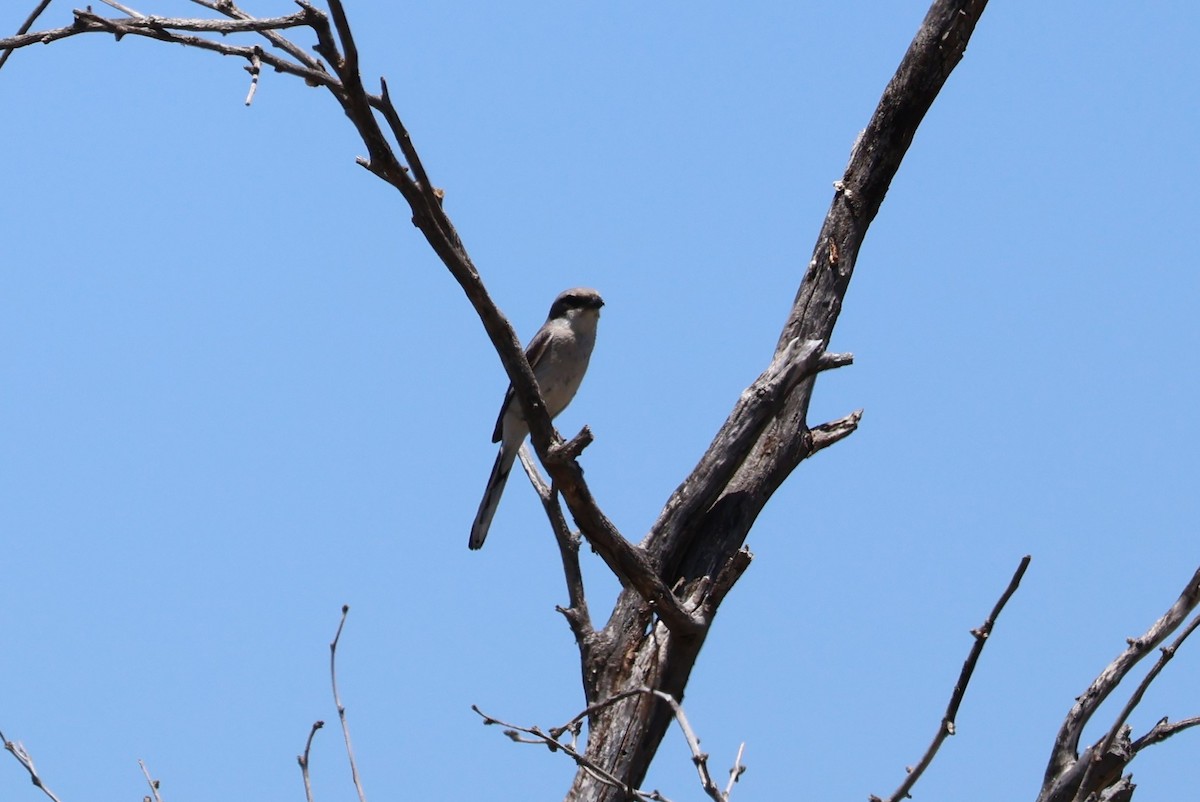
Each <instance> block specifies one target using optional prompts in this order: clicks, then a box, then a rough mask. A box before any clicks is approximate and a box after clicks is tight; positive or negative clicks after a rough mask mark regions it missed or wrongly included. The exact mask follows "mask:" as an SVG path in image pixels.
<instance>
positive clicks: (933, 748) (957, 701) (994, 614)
mask: <svg viewBox="0 0 1200 802" xmlns="http://www.w3.org/2000/svg"><path fill="white" fill-rule="evenodd" d="M1030 559H1031V558H1030V556H1029V555H1028V554H1027V555H1025V556H1024V557H1022V558H1021V563H1020V565H1018V566H1017V570H1016V572H1015V573H1014V574H1013V576H1012V579H1010V580H1009V582H1008V587H1007V588H1005V590H1004V593H1002V594H1001V595H1000V598H999V600H998V601H997V602H996V604H995V606H994V607H992V611H991V612H990V613H988V617H987V618H986V619H984V622H983V624H982V626H980V627H979V628H978V629H973V630H971V635H972V636H973V637H974V638H975V645H974V646H972V647H971V653H970V654H969V655H967V659H966V661H965V662H964V663H963V667H962V671H960V672H959V674H958V681H957V682H955V683H954V692H953V693H951V694H950V704H948V705H947V706H946V713H945V715H943V716H942V721H941V724H940V725H939V726H938V731H937V735H935V736H933V741H932V742H931V743H930V744H929V748H928V749H926V750H925V754H924V755H922V756H921V760H920V761H919V762H918V763H917V765H916V766H915V767H913V768H912V769H911V770H909V772H908V775H907V776H906V777H905V778H904V782H902V783H900V787H899V788H897V789H896V791H895V793H893V794H892V795H891V796H889V797H888V800H887V802H900V800H902V799H908V798H909V797H910V796H911V794H910V792H911V791H912V788H913V786H914V785H916V784H917V780H919V779H921V775H922V774H924V773H925V769H927V768H929V766H930V764H932V763H933V758H934V757H935V756H936V755H937V753H938V750H939V749H941V747H942V742H943V741H945V740H946V739H947V738H948V737H950V736H951V735H954V733H955V722H956V721H957V720H958V708H959V706H960V705H961V704H962V700H963V697H964V696H965V695H966V693H967V685H968V684H969V683H970V682H971V677H972V676H973V675H974V674H975V665H976V664H977V663H978V662H979V656H980V655H981V654H983V647H984V646H986V645H987V641H988V638H989V637H990V636H991V634H992V628H993V627H995V626H996V619H998V618H999V617H1000V613H1001V612H1002V611H1003V610H1004V606H1005V605H1006V604H1008V600H1009V599H1011V598H1012V595H1013V594H1014V593H1016V592H1017V588H1018V587H1019V586H1020V584H1021V579H1022V578H1023V577H1024V576H1025V570H1026V569H1027V568H1029V561H1030ZM871 800H872V802H882V800H880V799H879V797H877V796H872V797H871Z"/></svg>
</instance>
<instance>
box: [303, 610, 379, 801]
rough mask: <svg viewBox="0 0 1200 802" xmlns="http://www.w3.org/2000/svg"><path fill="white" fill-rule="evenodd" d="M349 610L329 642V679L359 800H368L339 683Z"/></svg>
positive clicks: (345, 612) (343, 613)
mask: <svg viewBox="0 0 1200 802" xmlns="http://www.w3.org/2000/svg"><path fill="white" fill-rule="evenodd" d="M349 612H350V605H348V604H343V605H342V619H341V620H340V621H338V627H337V632H336V633H335V634H334V636H333V640H332V641H330V643H329V681H330V683H331V684H332V685H333V704H334V707H336V708H337V714H338V721H340V722H341V724H342V737H343V739H345V741H346V757H347V758H348V759H349V761H350V776H351V777H352V778H353V779H354V790H355V791H357V792H358V802H367V795H366V794H365V793H364V792H363V787H362V781H361V780H359V777H358V763H357V762H356V761H355V760H354V747H353V746H352V745H351V744H350V725H349V724H348V723H347V722H346V706H345V705H343V704H342V698H341V696H340V695H339V694H338V684H337V647H338V641H340V640H341V638H342V627H344V626H346V615H347V614H348V613H349ZM316 729H317V728H316V727H313V731H314V732H315V731H316ZM311 737H312V736H311V734H310V736H309V738H310V739H311ZM306 756H307V750H306ZM306 762H307V760H306Z"/></svg>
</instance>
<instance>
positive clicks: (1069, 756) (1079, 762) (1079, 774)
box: [1038, 569, 1200, 802]
mask: <svg viewBox="0 0 1200 802" xmlns="http://www.w3.org/2000/svg"><path fill="white" fill-rule="evenodd" d="M1197 604H1200V569H1197V570H1196V572H1195V573H1193V574H1192V577H1191V579H1189V580H1188V583H1187V585H1185V586H1184V588H1183V592H1182V593H1180V595H1179V598H1178V599H1176V600H1175V603H1174V604H1172V605H1171V608H1170V609H1169V610H1167V611H1166V612H1165V613H1163V615H1162V616H1161V617H1160V618H1159V619H1158V620H1157V621H1155V622H1154V624H1152V625H1151V626H1150V628H1149V629H1148V630H1146V632H1145V633H1143V634H1142V636H1141V637H1138V638H1131V639H1130V640H1129V645H1128V646H1127V647H1126V649H1125V651H1123V652H1121V654H1120V655H1118V656H1117V658H1116V659H1115V660H1113V661H1112V662H1111V663H1109V664H1108V666H1106V667H1105V669H1104V670H1103V671H1101V672H1100V674H1099V676H1097V677H1096V679H1094V680H1093V681H1092V684H1091V685H1089V686H1088V689H1087V690H1086V691H1084V692H1083V693H1082V694H1081V695H1080V696H1079V697H1078V698H1076V700H1075V704H1074V705H1072V707H1071V710H1070V712H1069V713H1067V717H1066V719H1065V720H1064V721H1063V725H1062V727H1061V728H1060V729H1059V731H1058V735H1057V737H1056V738H1055V739H1054V748H1053V750H1052V752H1051V754H1050V762H1049V764H1048V765H1047V767H1046V774H1045V777H1044V778H1043V781H1042V790H1041V793H1040V794H1039V795H1038V800H1039V802H1051V800H1055V801H1057V800H1063V799H1072V798H1073V797H1074V796H1075V790H1076V789H1077V788H1078V787H1079V786H1080V784H1081V783H1082V778H1083V775H1084V773H1085V772H1086V765H1087V763H1086V761H1087V759H1088V758H1090V753H1089V755H1085V756H1084V758H1083V759H1081V758H1080V756H1079V740H1080V737H1081V736H1082V734H1083V729H1084V727H1085V726H1087V724H1088V722H1089V721H1091V718H1092V716H1093V715H1094V714H1095V712H1096V710H1097V709H1098V708H1099V707H1100V705H1101V704H1102V703H1103V702H1104V700H1105V699H1107V698H1108V696H1109V694H1111V693H1112V692H1113V691H1114V690H1116V688H1117V686H1118V685H1119V684H1120V683H1121V681H1122V680H1124V679H1125V677H1126V676H1127V675H1128V674H1129V672H1130V671H1132V670H1133V668H1134V666H1136V665H1137V664H1138V663H1139V662H1141V660H1142V658H1144V657H1145V656H1146V655H1147V654H1149V653H1150V652H1151V651H1152V650H1153V649H1154V648H1155V647H1157V646H1158V645H1159V644H1160V643H1162V642H1163V641H1164V640H1166V639H1167V638H1168V637H1169V636H1170V635H1171V633H1172V632H1174V631H1175V630H1176V629H1178V628H1179V626H1180V625H1181V624H1183V622H1184V621H1185V620H1186V619H1187V617H1188V616H1189V615H1190V614H1191V613H1192V611H1193V610H1194V609H1195V608H1196V606H1197ZM1106 740H1107V739H1106ZM1089 752H1090V750H1089Z"/></svg>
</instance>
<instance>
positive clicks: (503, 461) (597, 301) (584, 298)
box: [467, 287, 604, 550]
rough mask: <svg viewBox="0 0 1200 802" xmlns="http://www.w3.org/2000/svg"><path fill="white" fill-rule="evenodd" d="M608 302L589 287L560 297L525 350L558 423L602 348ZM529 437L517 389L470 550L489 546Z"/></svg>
mask: <svg viewBox="0 0 1200 802" xmlns="http://www.w3.org/2000/svg"><path fill="white" fill-rule="evenodd" d="M602 306H604V300H603V299H602V298H601V297H600V293H598V292H596V291H595V290H593V289H589V288H587V287H576V288H574V289H570V290H565V291H563V292H561V293H559V295H558V297H557V298H555V299H554V303H553V304H551V305H550V314H549V315H548V316H547V317H546V322H545V323H543V324H542V327H541V328H540V329H538V331H537V334H535V335H533V339H532V340H530V341H529V345H528V347H526V349H525V358H526V359H527V360H529V366H530V367H531V368H533V375H534V377H535V378H537V383H538V389H539V390H541V393H542V400H543V401H545V402H546V411H547V412H548V413H549V414H550V418H551V419H553V418H554V417H556V416H557V415H558V414H559V413H560V412H562V411H563V410H564V409H566V408H567V404H570V403H571V399H573V398H574V397H575V393H576V392H577V391H578V390H579V385H580V383H581V382H582V381H583V374H584V373H586V372H587V368H588V362H589V361H590V360H591V358H592V348H593V347H594V346H595V344H596V324H597V322H599V320H600V307H602ZM528 434H529V424H528V423H526V421H525V414H524V410H522V409H521V403H520V402H519V401H518V400H517V398H516V395H515V394H514V393H513V388H512V384H509V386H508V392H506V393H505V394H504V402H503V403H502V404H501V405H500V416H499V417H498V418H497V419H496V430H495V431H494V432H493V433H492V442H493V443H499V444H500V453H498V454H497V455H496V463H495V464H494V465H493V466H492V474H491V476H489V477H488V483H487V489H486V490H485V491H484V493H483V500H482V501H480V502H479V512H477V513H476V514H475V521H474V523H472V524H471V538H470V540H469V541H468V542H467V545H468V547H469V548H471V549H472V550H475V549H478V548H480V547H481V546H483V541H484V539H485V538H487V534H488V528H489V527H490V526H491V525H492V517H493V516H494V515H495V514H496V506H497V505H498V504H499V503H500V496H501V494H503V492H504V485H505V483H506V482H507V481H508V474H509V472H510V471H512V467H513V463H514V462H515V461H516V459H517V452H518V451H519V450H520V448H521V443H523V442H524V441H525V437H526V436H527V435H528Z"/></svg>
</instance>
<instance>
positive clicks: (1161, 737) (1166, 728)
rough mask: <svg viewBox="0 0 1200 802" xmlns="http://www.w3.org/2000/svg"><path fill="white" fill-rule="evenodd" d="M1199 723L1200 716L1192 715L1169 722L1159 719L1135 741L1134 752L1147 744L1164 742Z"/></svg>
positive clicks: (1152, 744)
mask: <svg viewBox="0 0 1200 802" xmlns="http://www.w3.org/2000/svg"><path fill="white" fill-rule="evenodd" d="M1197 725H1200V716H1192V717H1191V718H1185V719H1181V720H1179V721H1174V722H1168V721H1167V719H1166V718H1162V719H1159V721H1158V723H1156V724H1155V725H1154V726H1153V727H1151V728H1150V731H1149V732H1147V733H1146V734H1145V735H1143V736H1142V737H1141V738H1138V739H1137V740H1136V741H1134V742H1133V751H1134V753H1137V752H1141V751H1142V750H1143V749H1145V748H1146V747H1147V746H1154V745H1155V744H1158V743H1162V742H1163V741H1165V740H1167V739H1168V738H1170V737H1171V736H1172V735H1178V734H1179V733H1181V732H1183V731H1184V730H1190V729H1191V728H1192V727H1195V726H1197Z"/></svg>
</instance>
